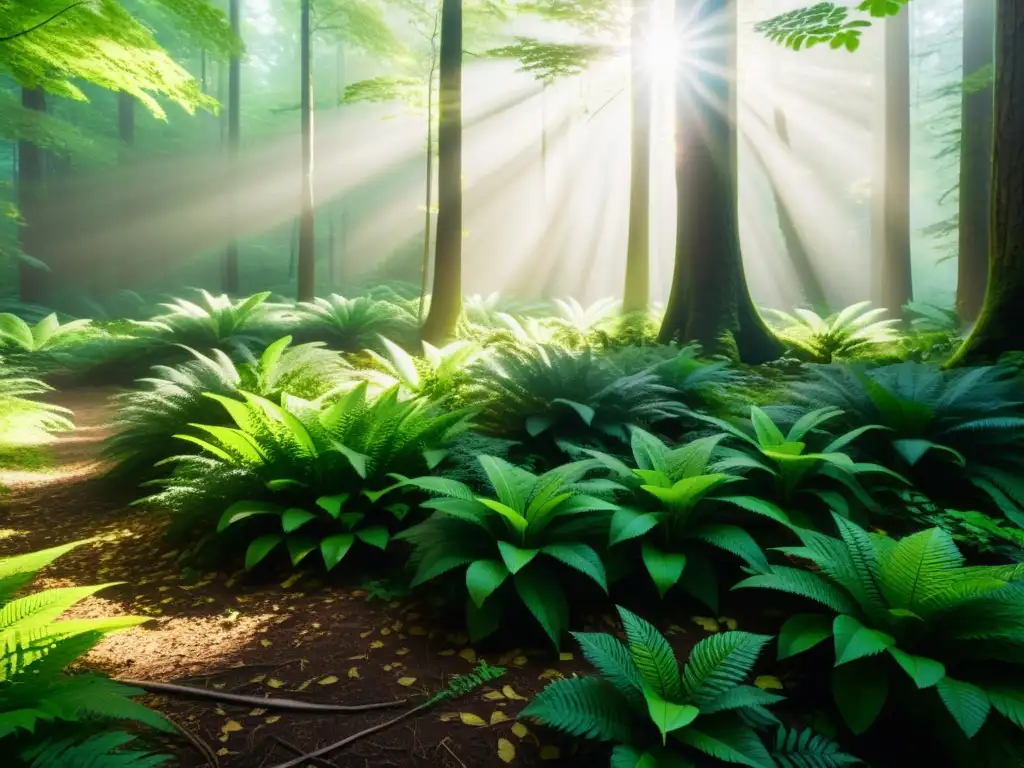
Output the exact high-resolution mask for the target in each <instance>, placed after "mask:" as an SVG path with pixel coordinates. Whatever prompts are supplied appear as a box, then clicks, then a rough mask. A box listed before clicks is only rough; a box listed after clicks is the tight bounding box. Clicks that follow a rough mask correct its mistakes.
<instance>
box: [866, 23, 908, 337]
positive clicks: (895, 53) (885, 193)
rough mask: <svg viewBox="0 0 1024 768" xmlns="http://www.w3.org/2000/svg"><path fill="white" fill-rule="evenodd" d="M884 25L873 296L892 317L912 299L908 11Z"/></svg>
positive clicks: (900, 311) (875, 199) (875, 193)
mask: <svg viewBox="0 0 1024 768" xmlns="http://www.w3.org/2000/svg"><path fill="white" fill-rule="evenodd" d="M883 23H884V25H885V30H884V32H885V64H884V67H885V76H884V85H883V94H884V96H883V98H884V102H885V104H884V109H883V115H884V121H885V122H884V131H882V135H881V136H880V137H879V136H878V134H877V133H876V141H880V142H881V146H879V147H878V150H879V151H878V152H877V154H876V163H877V164H878V167H877V169H876V177H875V192H874V195H873V197H874V205H875V210H874V238H875V243H876V245H875V268H874V283H875V285H874V293H875V295H876V296H877V300H878V304H879V306H881V307H884V308H886V309H888V310H889V314H890V316H891V317H894V318H896V317H902V316H903V306H904V305H905V304H906V303H907V302H908V301H910V300H911V299H913V298H914V289H913V280H912V277H911V267H910V10H909V9H904V10H903V11H901V12H900V13H898V14H897V15H895V16H890V17H889V18H887V19H886V20H885V21H884V22H883Z"/></svg>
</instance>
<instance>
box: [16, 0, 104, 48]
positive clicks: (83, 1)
mask: <svg viewBox="0 0 1024 768" xmlns="http://www.w3.org/2000/svg"><path fill="white" fill-rule="evenodd" d="M86 2H87V0H79V2H77V3H72V4H71V5H69V6H68V7H67V8H64V9H63V10H60V11H57V12H56V13H55V14H53V16H51V17H50V18H48V19H43V20H42V21H40V22H39V23H38V24H36V25H35V26H34V27H29V28H28V29H23V30H21V32H15V33H14V34H13V35H8V36H7V37H0V43H6V42H8V41H10V40H14V39H15V38H18V37H24V36H25V35H27V34H30V33H32V32H35V31H36V30H37V29H39V28H40V27H45V26H46V25H47V24H49V23H50V22H51V21H53V20H54V19H56V18H57V17H59V16H63V15H64V14H65V13H67V12H68V11H70V10H72V9H74V8H77V7H78V6H80V5H85V4H86Z"/></svg>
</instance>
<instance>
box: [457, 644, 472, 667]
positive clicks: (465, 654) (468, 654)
mask: <svg viewBox="0 0 1024 768" xmlns="http://www.w3.org/2000/svg"><path fill="white" fill-rule="evenodd" d="M459 656H460V657H461V658H463V659H465V660H466V661H468V662H469V663H470V664H476V651H474V650H473V649H472V648H463V649H462V650H461V651H459Z"/></svg>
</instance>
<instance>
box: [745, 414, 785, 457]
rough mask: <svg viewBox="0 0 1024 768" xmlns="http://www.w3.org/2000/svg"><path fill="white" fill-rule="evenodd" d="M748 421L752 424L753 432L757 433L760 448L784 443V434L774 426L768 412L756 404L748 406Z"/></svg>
mask: <svg viewBox="0 0 1024 768" xmlns="http://www.w3.org/2000/svg"><path fill="white" fill-rule="evenodd" d="M750 421H751V423H752V424H753V425H754V433H755V434H756V435H757V442H758V443H760V444H761V447H762V448H771V447H775V446H780V445H784V444H785V442H786V436H785V435H783V434H782V432H781V430H779V428H778V427H777V426H775V422H774V421H772V420H771V419H770V418H769V417H768V414H766V413H765V412H764V411H762V410H761V409H760V408H758V407H757V406H756V405H752V406H751V407H750Z"/></svg>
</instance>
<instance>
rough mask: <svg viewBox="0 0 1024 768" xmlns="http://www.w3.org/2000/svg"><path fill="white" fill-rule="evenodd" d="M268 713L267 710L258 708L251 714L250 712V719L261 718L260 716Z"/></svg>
mask: <svg viewBox="0 0 1024 768" xmlns="http://www.w3.org/2000/svg"><path fill="white" fill-rule="evenodd" d="M266 711H267V710H265V709H261V708H259V707H257V708H256V709H254V710H252V711H251V712H249V716H250V717H259V716H260V715H263V714H266Z"/></svg>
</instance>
